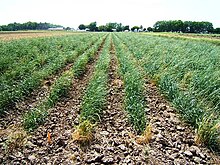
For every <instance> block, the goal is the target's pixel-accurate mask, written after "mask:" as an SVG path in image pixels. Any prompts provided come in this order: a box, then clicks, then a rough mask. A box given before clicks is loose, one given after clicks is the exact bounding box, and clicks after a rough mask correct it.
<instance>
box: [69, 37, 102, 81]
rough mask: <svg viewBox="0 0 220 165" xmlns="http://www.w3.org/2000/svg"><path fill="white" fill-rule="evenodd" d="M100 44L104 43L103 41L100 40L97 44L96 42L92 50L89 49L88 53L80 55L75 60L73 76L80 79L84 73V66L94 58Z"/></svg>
mask: <svg viewBox="0 0 220 165" xmlns="http://www.w3.org/2000/svg"><path fill="white" fill-rule="evenodd" d="M102 42H104V39H103V38H100V40H99V41H98V42H96V44H95V45H94V46H93V47H92V48H90V49H89V50H88V51H86V52H84V54H83V55H81V56H80V57H79V58H78V59H77V60H76V62H75V63H74V66H73V72H74V76H76V77H80V76H82V75H83V74H84V73H85V71H86V64H87V63H88V62H89V61H91V60H93V58H94V57H95V54H96V52H97V51H98V49H99V47H100V45H101V43H102Z"/></svg>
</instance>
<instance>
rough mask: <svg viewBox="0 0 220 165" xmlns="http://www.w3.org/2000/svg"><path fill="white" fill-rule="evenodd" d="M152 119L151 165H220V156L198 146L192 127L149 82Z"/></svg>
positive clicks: (149, 108)
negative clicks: (184, 121)
mask: <svg viewBox="0 0 220 165" xmlns="http://www.w3.org/2000/svg"><path fill="white" fill-rule="evenodd" d="M146 90H147V92H148V93H147V102H148V106H149V107H148V116H150V117H149V120H150V123H152V127H153V133H154V136H153V139H152V142H151V143H150V151H149V153H150V154H149V159H150V161H149V162H150V164H158V165H159V164H171V165H172V164H174V165H176V164H182V165H185V164H220V157H218V156H216V155H213V154H212V153H211V152H210V151H209V150H208V149H207V148H203V147H201V146H197V145H196V144H195V140H194V139H195V133H194V132H193V131H192V130H193V128H191V126H189V125H187V124H185V123H183V122H182V121H181V120H180V117H179V116H178V115H177V114H176V112H175V109H174V108H172V107H171V106H170V105H169V103H168V102H167V101H166V100H165V99H164V98H163V97H162V96H161V95H160V94H159V92H158V90H157V87H156V86H155V85H153V84H152V83H149V81H147V83H146Z"/></svg>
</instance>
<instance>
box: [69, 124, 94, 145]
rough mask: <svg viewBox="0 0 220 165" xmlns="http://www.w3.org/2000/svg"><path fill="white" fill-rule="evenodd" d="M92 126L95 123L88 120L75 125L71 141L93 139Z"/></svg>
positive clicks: (86, 141) (84, 141)
mask: <svg viewBox="0 0 220 165" xmlns="http://www.w3.org/2000/svg"><path fill="white" fill-rule="evenodd" d="M94 127H95V124H92V123H91V122H90V121H88V120H85V121H83V122H82V123H80V124H79V126H77V128H76V130H75V131H74V132H73V134H72V138H73V141H76V142H78V143H80V144H86V143H89V142H90V141H92V140H93V139H94V135H93V132H94Z"/></svg>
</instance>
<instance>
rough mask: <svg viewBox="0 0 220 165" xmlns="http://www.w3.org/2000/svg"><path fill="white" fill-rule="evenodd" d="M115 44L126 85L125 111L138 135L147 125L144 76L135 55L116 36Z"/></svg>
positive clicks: (114, 38)
mask: <svg viewBox="0 0 220 165" xmlns="http://www.w3.org/2000/svg"><path fill="white" fill-rule="evenodd" d="M113 42H114V45H115V50H116V56H117V58H118V61H119V72H120V75H121V77H122V79H123V81H124V85H125V87H124V88H125V110H126V111H127V112H128V115H129V120H130V123H131V124H132V125H133V126H134V128H135V130H136V131H137V133H143V132H144V131H145V129H146V124H147V120H146V116H145V111H144V109H145V97H144V90H145V89H144V76H143V75H142V71H141V70H140V69H139V68H138V67H137V61H136V60H135V59H134V57H133V54H132V53H131V52H130V51H128V49H127V47H126V46H125V45H124V43H123V42H121V40H120V39H119V38H118V37H117V36H116V35H114V36H113Z"/></svg>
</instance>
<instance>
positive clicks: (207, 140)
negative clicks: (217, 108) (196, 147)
mask: <svg viewBox="0 0 220 165" xmlns="http://www.w3.org/2000/svg"><path fill="white" fill-rule="evenodd" d="M198 124H199V125H198V128H197V130H196V133H197V136H196V141H195V142H196V143H198V144H205V145H207V146H209V147H210V148H211V149H214V150H216V151H220V119H216V117H215V116H214V114H212V115H210V114H209V115H208V116H204V118H203V119H202V121H201V122H199V123H198Z"/></svg>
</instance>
